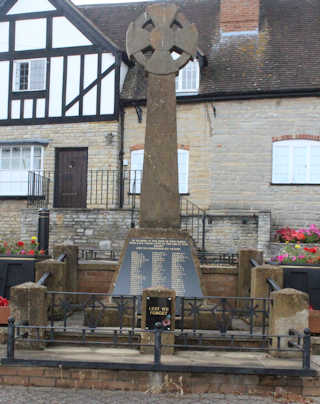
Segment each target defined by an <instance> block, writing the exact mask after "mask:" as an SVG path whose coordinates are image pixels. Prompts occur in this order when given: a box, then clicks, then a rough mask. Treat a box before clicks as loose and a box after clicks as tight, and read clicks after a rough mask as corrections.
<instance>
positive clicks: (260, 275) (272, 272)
mask: <svg viewBox="0 0 320 404" xmlns="http://www.w3.org/2000/svg"><path fill="white" fill-rule="evenodd" d="M268 278H271V279H272V280H273V281H274V282H276V283H277V284H278V286H279V287H280V288H282V287H283V269H282V268H280V267H278V266H275V265H260V266H257V267H255V268H252V270H251V292H250V297H251V298H267V297H269V286H268V284H267V279H268ZM254 306H255V307H256V309H257V310H262V309H263V301H255V302H254ZM262 319H263V317H262V313H259V314H258V315H257V316H256V317H255V319H254V325H255V326H261V325H262Z"/></svg>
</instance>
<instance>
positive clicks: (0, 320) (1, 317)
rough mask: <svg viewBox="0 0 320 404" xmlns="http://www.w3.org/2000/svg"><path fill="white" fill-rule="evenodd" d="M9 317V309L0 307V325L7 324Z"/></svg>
mask: <svg viewBox="0 0 320 404" xmlns="http://www.w3.org/2000/svg"><path fill="white" fill-rule="evenodd" d="M9 317H10V307H9V306H2V307H0V324H2V325H3V324H8V318H9Z"/></svg>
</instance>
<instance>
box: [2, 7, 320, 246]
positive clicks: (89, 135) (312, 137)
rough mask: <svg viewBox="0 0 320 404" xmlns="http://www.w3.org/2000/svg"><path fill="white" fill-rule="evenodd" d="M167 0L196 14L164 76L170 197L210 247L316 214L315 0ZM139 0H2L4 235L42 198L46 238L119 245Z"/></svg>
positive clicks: (129, 162) (138, 146)
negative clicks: (172, 161) (173, 150)
mask: <svg viewBox="0 0 320 404" xmlns="http://www.w3.org/2000/svg"><path fill="white" fill-rule="evenodd" d="M175 2H176V3H177V4H178V5H179V7H180V8H181V10H182V12H183V13H184V14H185V15H186V16H187V17H188V19H189V20H190V21H191V22H194V23H195V24H196V26H197V28H198V30H199V47H198V53H197V59H196V60H194V61H190V62H189V63H188V64H187V65H186V66H185V67H184V68H183V70H181V71H180V73H179V77H177V81H176V90H177V102H178V105H177V128H178V157H179V189H180V193H181V195H182V196H181V198H182V200H183V201H186V200H188V201H189V202H184V203H185V204H186V203H188V204H189V205H188V206H189V207H190V206H193V209H194V211H193V212H196V213H194V214H193V215H194V216H197V217H198V219H199V218H200V220H198V222H199V223H200V222H201V219H202V217H203V216H202V215H203V212H204V211H205V212H206V214H207V217H206V223H205V224H206V248H207V249H208V250H210V251H223V252H235V251H237V250H238V248H240V247H258V248H263V249H265V250H267V247H268V243H269V241H270V237H272V234H273V232H274V230H275V229H277V228H279V227H283V226H287V225H289V226H292V227H298V226H306V225H308V224H311V223H318V222H319V213H318V212H319V205H320V201H319V197H318V195H317V192H318V187H319V184H320V163H319V161H320V142H319V140H320V123H319V119H318V115H319V112H320V106H319V102H318V98H317V97H318V94H319V89H320V78H319V74H318V66H317V59H318V55H320V41H319V38H320V26H319V23H318V21H319V17H320V4H319V2H318V1H316V0H176V1H175ZM148 4H149V2H143V3H130V4H122V3H121V4H106V5H91V6H79V7H75V6H74V5H73V4H72V3H71V2H70V1H69V0H2V1H1V0H0V34H1V35H0V38H1V39H0V73H1V78H2V79H1V83H0V93H1V98H0V149H1V154H0V198H1V200H0V207H1V210H0V215H1V238H8V237H11V238H12V237H15V238H20V237H21V238H27V237H29V236H32V235H34V234H35V232H36V228H37V212H38V208H39V207H40V206H47V205H48V207H49V208H50V210H51V224H50V230H51V243H55V242H59V243H61V242H71V243H75V244H79V245H83V246H85V245H90V246H95V247H97V246H99V243H100V245H101V246H103V247H104V248H111V249H115V250H119V249H120V248H121V245H122V240H123V239H124V237H125V235H126V232H127V231H128V229H129V228H130V226H131V224H132V223H135V224H137V222H138V221H137V218H138V215H139V209H138V208H139V191H140V183H141V169H142V162H143V143H144V130H145V124H146V100H145V93H146V91H145V87H146V80H145V75H144V72H143V70H142V68H140V67H139V66H138V65H134V64H133V63H132V62H131V61H130V60H128V57H127V55H126V52H125V33H126V29H127V27H128V25H129V23H130V22H131V21H133V20H135V19H136V18H137V17H138V16H139V15H140V14H141V13H142V12H143V11H144V9H145V7H146V5H148ZM173 57H175V56H174V55H173ZM191 203H192V204H191ZM133 207H134V208H135V209H134V211H133ZM185 213H186V212H185ZM184 220H189V219H188V218H185V219H184ZM201 224H202V222H201ZM200 239H201V237H200ZM200 239H199V240H197V241H198V242H200V244H201V240H200ZM101 243H102V244H101ZM199 246H201V245H199Z"/></svg>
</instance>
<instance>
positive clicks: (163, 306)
mask: <svg viewBox="0 0 320 404" xmlns="http://www.w3.org/2000/svg"><path fill="white" fill-rule="evenodd" d="M171 303H172V299H171V298H170V297H147V304H146V310H147V312H146V329H147V330H153V329H154V328H156V326H158V328H162V329H164V330H170V328H171V315H172V313H171V311H172V310H171Z"/></svg>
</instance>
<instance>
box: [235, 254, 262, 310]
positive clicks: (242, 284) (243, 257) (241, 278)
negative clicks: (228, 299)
mask: <svg viewBox="0 0 320 404" xmlns="http://www.w3.org/2000/svg"><path fill="white" fill-rule="evenodd" d="M250 259H254V260H255V261H256V262H257V263H258V264H259V265H262V264H263V251H258V250H253V249H248V250H240V251H239V273H238V296H239V297H249V296H250V287H251V271H252V268H253V267H252V264H251V263H250ZM246 303H247V301H241V300H239V307H243V306H245V305H246Z"/></svg>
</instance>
